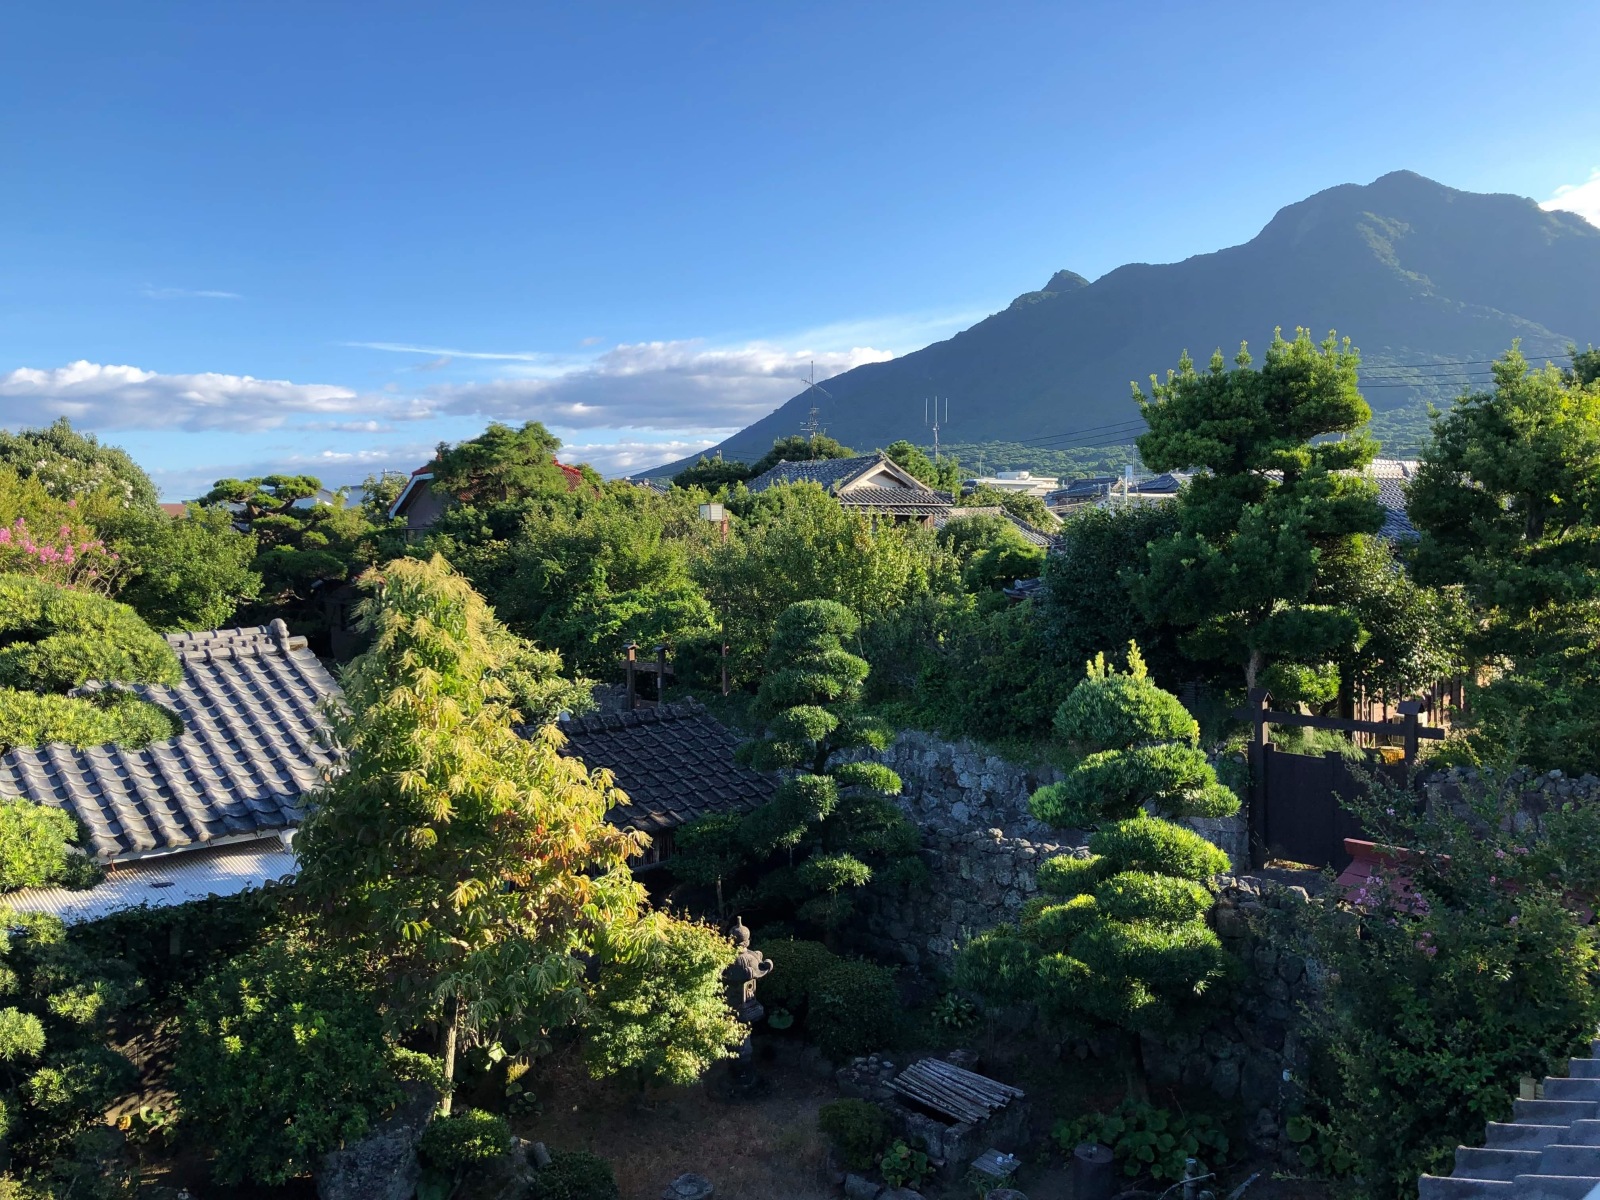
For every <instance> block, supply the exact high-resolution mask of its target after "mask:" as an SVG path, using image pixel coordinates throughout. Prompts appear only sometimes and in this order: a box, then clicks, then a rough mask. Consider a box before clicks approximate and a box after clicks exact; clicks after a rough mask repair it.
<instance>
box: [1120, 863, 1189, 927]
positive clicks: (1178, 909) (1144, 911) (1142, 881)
mask: <svg viewBox="0 0 1600 1200" xmlns="http://www.w3.org/2000/svg"><path fill="white" fill-rule="evenodd" d="M1094 899H1095V903H1097V904H1098V905H1099V906H1100V908H1101V910H1102V911H1104V913H1105V914H1106V916H1108V917H1110V918H1111V919H1112V920H1114V921H1177V922H1184V921H1193V920H1196V919H1197V918H1199V917H1202V916H1204V915H1205V914H1206V913H1208V912H1210V911H1211V903H1212V895H1211V893H1210V892H1209V891H1208V890H1206V888H1205V886H1204V885H1202V884H1199V883H1196V882H1195V881H1194V880H1192V879H1179V878H1177V877H1176V876H1173V875H1149V874H1146V873H1145V872H1143V871H1124V872H1122V874H1120V875H1113V876H1112V877H1111V878H1110V879H1107V880H1106V881H1105V882H1104V883H1102V884H1101V885H1100V886H1099V887H1097V888H1095V890H1094Z"/></svg>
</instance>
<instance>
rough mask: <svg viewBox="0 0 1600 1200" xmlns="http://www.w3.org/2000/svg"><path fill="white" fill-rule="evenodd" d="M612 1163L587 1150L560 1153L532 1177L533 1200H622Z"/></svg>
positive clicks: (553, 1155)
mask: <svg viewBox="0 0 1600 1200" xmlns="http://www.w3.org/2000/svg"><path fill="white" fill-rule="evenodd" d="M621 1195H622V1193H621V1192H619V1191H618V1190H617V1177H616V1176H615V1175H614V1174H612V1171H611V1164H610V1163H608V1162H607V1161H606V1160H605V1159H603V1158H601V1157H600V1156H599V1155H598V1154H590V1153H589V1152H588V1151H587V1150H558V1151H556V1152H555V1153H553V1154H551V1156H550V1165H549V1166H548V1167H543V1168H541V1169H540V1171H539V1173H538V1174H537V1175H535V1176H534V1177H533V1196H532V1200H621Z"/></svg>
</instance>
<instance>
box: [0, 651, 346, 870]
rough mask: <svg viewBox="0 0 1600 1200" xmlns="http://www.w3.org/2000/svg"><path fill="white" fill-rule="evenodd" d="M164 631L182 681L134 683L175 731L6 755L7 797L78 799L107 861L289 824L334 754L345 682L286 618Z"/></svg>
mask: <svg viewBox="0 0 1600 1200" xmlns="http://www.w3.org/2000/svg"><path fill="white" fill-rule="evenodd" d="M167 641H168V642H169V643H170V644H171V646H172V648H173V649H174V650H175V651H177V654H178V657H179V658H180V659H181V660H182V663H183V681H182V682H181V683H179V684H178V685H177V686H176V687H170V688H169V687H152V686H143V687H138V688H135V689H133V690H134V691H135V692H137V693H138V695H140V696H141V697H142V698H144V699H145V700H148V701H150V702H152V703H154V704H159V705H161V706H162V707H164V708H166V709H168V710H169V711H171V712H172V713H173V714H174V715H175V716H176V717H177V718H178V719H179V720H180V721H182V722H183V732H182V733H180V734H179V735H178V736H176V737H173V738H169V739H167V740H166V741H164V742H156V743H154V744H152V745H150V746H146V747H145V748H144V749H142V750H128V749H124V748H122V747H120V746H109V745H108V746H95V747H92V748H91V749H88V750H78V749H74V748H73V747H71V746H65V745H60V744H55V745H49V746H40V747H36V748H32V749H18V750H13V751H11V752H10V753H9V754H7V755H5V756H4V757H3V758H0V798H15V799H21V800H31V801H34V802H35V803H39V804H53V805H55V806H57V807H59V808H65V809H68V810H70V811H71V812H72V813H74V814H75V815H76V816H77V818H78V820H79V821H81V822H82V823H83V825H84V827H85V829H87V831H88V850H89V853H90V854H92V855H93V856H94V857H96V858H98V859H100V860H101V861H116V860H126V859H132V858H140V857H143V856H146V855H154V854H165V853H169V852H172V851H175V850H186V849H189V848H191V847H199V846H207V845H216V844H219V843H222V842H226V841H240V840H244V839H247V838H257V837H262V836H265V835H268V834H271V833H274V832H276V831H278V830H281V829H287V828H290V827H292V826H294V825H297V824H298V823H299V822H300V818H301V816H302V808H303V803H304V800H303V798H304V796H305V793H307V792H308V791H310V790H311V789H313V788H315V787H318V786H319V785H320V784H321V783H322V781H323V778H324V775H325V773H326V771H327V770H328V768H329V767H330V766H331V765H332V764H333V763H334V761H335V759H334V754H333V752H332V751H331V750H330V749H328V747H327V745H326V744H325V740H324V731H325V730H326V729H327V722H326V721H325V720H324V718H323V715H322V713H321V711H320V710H319V707H318V706H319V705H320V704H321V703H322V701H323V700H325V699H327V698H328V697H330V696H337V695H338V694H339V687H338V685H337V684H336V683H334V681H333V677H332V676H331V675H329V674H328V672H327V671H326V670H325V669H323V666H322V664H321V663H320V662H319V661H318V660H317V657H316V655H314V654H312V653H311V651H309V650H307V649H306V640H305V638H299V637H290V636H289V630H288V627H287V626H286V625H284V623H283V622H282V621H274V622H273V623H272V624H271V625H262V626H256V627H253V628H247V629H216V630H211V631H209V632H206V633H175V634H169V635H167Z"/></svg>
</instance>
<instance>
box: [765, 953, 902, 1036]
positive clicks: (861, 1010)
mask: <svg viewBox="0 0 1600 1200" xmlns="http://www.w3.org/2000/svg"><path fill="white" fill-rule="evenodd" d="M772 974H773V976H774V977H776V976H777V971H776V970H774V971H773V973H772ZM899 1018H900V997H899V994H898V993H897V991H896V990H895V985H894V972H892V971H890V970H889V969H888V968H887V967H880V966H878V965H877V964H876V963H869V962H862V961H861V960H859V959H850V958H846V959H840V960H839V961H838V962H836V963H834V964H833V965H831V966H829V967H827V968H826V969H824V970H822V971H820V972H819V973H818V974H817V977H816V979H815V980H814V981H813V982H812V984H811V990H810V993H809V995H808V1008H807V1011H806V1032H807V1033H808V1034H810V1036H811V1038H812V1039H813V1040H814V1041H815V1042H816V1043H817V1045H818V1046H820V1047H821V1048H822V1052H823V1053H824V1054H826V1055H827V1056H828V1057H829V1058H831V1059H833V1060H834V1061H836V1062H837V1061H839V1060H841V1059H846V1058H849V1057H851V1056H852V1055H855V1054H867V1053H870V1052H871V1051H873V1050H881V1049H883V1048H884V1047H885V1046H888V1045H890V1044H891V1043H892V1042H893V1041H894V1035H895V1030H896V1024H897V1022H898V1020H899Z"/></svg>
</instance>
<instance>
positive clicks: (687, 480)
mask: <svg viewBox="0 0 1600 1200" xmlns="http://www.w3.org/2000/svg"><path fill="white" fill-rule="evenodd" d="M753 474H754V472H752V471H751V469H750V468H749V467H748V466H746V465H745V464H744V463H742V462H736V461H734V460H733V459H727V460H724V459H723V458H721V457H720V456H719V457H717V458H707V457H706V456H705V455H704V454H702V455H701V456H700V460H699V461H698V462H696V463H695V464H694V465H693V466H692V467H685V468H684V469H683V470H681V471H679V472H678V473H677V474H676V475H674V476H673V477H672V483H673V486H674V487H681V488H689V487H702V488H705V489H706V491H708V492H716V491H718V490H720V489H721V488H725V487H732V486H733V485H734V484H736V483H742V482H743V481H744V480H746V479H749V478H751V477H752V475H753Z"/></svg>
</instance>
